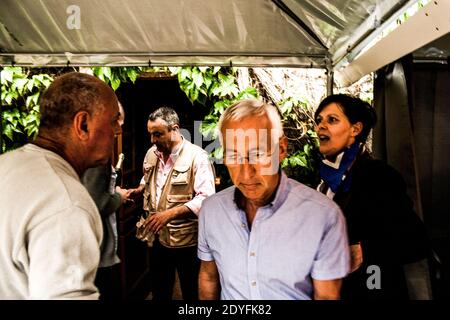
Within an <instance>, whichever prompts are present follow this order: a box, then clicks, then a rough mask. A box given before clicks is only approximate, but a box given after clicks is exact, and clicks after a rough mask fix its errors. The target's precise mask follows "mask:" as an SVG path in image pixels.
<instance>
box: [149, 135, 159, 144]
mask: <svg viewBox="0 0 450 320" xmlns="http://www.w3.org/2000/svg"><path fill="white" fill-rule="evenodd" d="M157 141H158V139H157V138H156V137H155V136H150V142H151V143H152V144H155V143H156V142H157Z"/></svg>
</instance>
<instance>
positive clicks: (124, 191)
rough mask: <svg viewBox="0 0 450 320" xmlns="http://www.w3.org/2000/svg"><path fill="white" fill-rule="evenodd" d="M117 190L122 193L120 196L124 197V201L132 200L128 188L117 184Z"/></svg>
mask: <svg viewBox="0 0 450 320" xmlns="http://www.w3.org/2000/svg"><path fill="white" fill-rule="evenodd" d="M116 192H117V193H118V194H120V198H121V199H122V203H125V202H127V201H130V199H129V197H128V190H126V189H122V188H121V187H119V186H117V187H116Z"/></svg>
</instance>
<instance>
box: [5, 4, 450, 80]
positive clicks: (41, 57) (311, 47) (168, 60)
mask: <svg viewBox="0 0 450 320" xmlns="http://www.w3.org/2000/svg"><path fill="white" fill-rule="evenodd" d="M414 2H416V1H411V0H409V1H408V0H384V1H382V0H226V1H225V0H207V1H206V0H127V1H123V0H76V1H74V0H40V1H37V0H20V1H17V0H2V1H1V8H0V65H1V66H6V65H12V64H14V65H21V66H66V65H73V66H95V65H107V66H127V65H134V66H143V65H152V66H162V65H233V66H289V67H323V68H328V69H329V70H330V71H331V69H332V68H333V67H336V66H337V65H338V64H339V63H340V65H339V66H341V65H342V61H345V62H347V63H346V65H345V67H347V64H348V63H350V64H349V67H351V65H352V62H353V58H352V59H348V58H349V57H354V56H355V52H353V51H352V50H353V49H358V45H359V44H360V43H363V41H364V40H365V39H367V37H369V36H370V35H371V34H375V33H377V32H378V31H379V30H378V29H379V28H378V27H379V26H380V25H382V24H383V22H385V21H388V20H389V19H391V18H392V17H393V16H394V15H395V14H397V13H398V10H400V9H402V8H404V7H405V6H407V5H410V4H411V3H414ZM428 6H430V7H433V6H434V7H435V8H434V9H435V11H436V12H437V13H439V12H444V11H446V12H447V13H448V12H450V0H439V1H434V2H431V3H429V4H428V5H427V7H428ZM424 9H425V8H424ZM424 9H423V10H424ZM428 12H431V11H430V10H428ZM447 17H448V15H447V16H445V15H444V18H443V19H444V20H443V21H444V24H445V23H447V26H442V27H441V29H440V31H439V32H434V33H433V34H432V35H429V36H428V37H427V40H426V41H428V42H429V41H432V40H433V39H435V38H437V37H438V36H440V35H442V34H445V33H447V32H449V31H450V19H448V18H447ZM413 18H414V17H413ZM445 19H447V20H445ZM411 20H412V19H411ZM430 20H432V21H433V23H432V24H430V28H434V24H435V22H434V21H437V19H435V18H430ZM408 23H409V22H408ZM405 25H406V24H405ZM402 27H403V26H402ZM406 32H407V33H408V32H409V33H410V34H411V31H408V30H407V31H406ZM421 45H423V43H422V44H421ZM421 45H419V44H417V45H416V44H415V43H409V45H408V47H407V49H405V50H409V51H405V50H402V49H400V50H397V51H396V52H395V55H391V56H389V58H390V59H393V58H399V57H397V56H398V55H399V54H401V55H404V54H406V53H409V52H411V50H414V49H416V48H418V47H420V46H421ZM358 50H360V49H358ZM383 50H384V49H383ZM372 55H373V54H372ZM381 56H382V55H381ZM389 62H391V61H387V62H386V61H384V60H382V61H379V62H377V63H375V64H374V63H373V59H372V60H371V64H370V66H369V67H366V64H367V63H366V62H365V65H363V66H362V67H361V66H360V65H357V68H356V69H355V70H350V72H349V69H346V68H344V69H346V70H345V72H344V70H343V69H342V70H341V69H339V70H336V71H338V72H339V73H342V74H343V76H342V77H341V78H340V80H341V81H342V82H343V83H346V82H347V83H348V82H352V81H355V80H357V79H358V78H359V77H361V76H362V75H363V74H364V73H368V72H371V71H373V70H374V69H373V68H376V67H377V66H378V67H380V66H379V64H380V63H384V64H386V63H389ZM381 66H382V65H381ZM369 69H372V70H369ZM338 78H339V77H338Z"/></svg>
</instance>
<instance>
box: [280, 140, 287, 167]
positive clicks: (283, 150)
mask: <svg viewBox="0 0 450 320" xmlns="http://www.w3.org/2000/svg"><path fill="white" fill-rule="evenodd" d="M279 152H280V163H281V161H283V160H284V158H286V157H287V152H288V139H287V138H286V136H282V137H281V138H280V144H279Z"/></svg>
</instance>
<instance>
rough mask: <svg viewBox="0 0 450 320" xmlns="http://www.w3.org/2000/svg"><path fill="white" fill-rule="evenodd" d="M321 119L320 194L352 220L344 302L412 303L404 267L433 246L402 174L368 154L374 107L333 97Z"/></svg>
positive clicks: (318, 123)
mask: <svg viewBox="0 0 450 320" xmlns="http://www.w3.org/2000/svg"><path fill="white" fill-rule="evenodd" d="M315 121H316V132H317V135H318V137H319V140H320V153H321V154H322V155H323V161H322V163H321V167H320V176H321V179H322V181H321V183H320V185H319V186H318V190H319V191H320V192H322V193H324V194H326V195H327V196H328V197H329V198H332V199H333V200H334V201H335V202H336V203H337V204H338V205H339V206H340V207H341V209H342V211H343V212H344V215H345V217H346V220H347V232H348V237H349V244H350V251H351V271H350V274H349V275H348V276H347V278H346V279H345V280H344V282H343V287H342V295H341V296H342V299H347V300H356V299H361V300H372V299H408V291H407V286H406V279H405V275H404V271H403V265H405V264H407V263H411V262H415V261H419V260H421V259H423V258H425V257H426V256H427V253H428V250H427V248H428V242H427V237H426V234H425V228H424V225H423V223H422V221H421V220H420V218H419V217H418V216H417V215H416V214H415V212H414V210H413V203H412V201H411V199H410V198H409V197H408V195H407V193H406V185H405V182H404V181H403V179H402V177H401V176H400V174H399V173H398V172H397V171H396V170H395V169H393V168H392V167H390V166H389V165H387V164H385V163H383V162H382V161H379V160H374V159H373V158H372V157H371V156H370V154H369V153H368V151H367V150H366V147H365V143H366V140H367V137H368V136H369V133H370V130H371V129H372V128H373V126H374V125H375V122H376V113H375V111H374V109H373V108H372V107H371V106H370V105H369V104H368V103H367V102H364V101H362V100H361V99H358V98H354V97H351V96H348V95H343V94H337V95H331V96H328V97H327V98H325V99H324V100H323V101H322V102H321V103H320V105H319V107H318V108H317V110H316V112H315Z"/></svg>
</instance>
